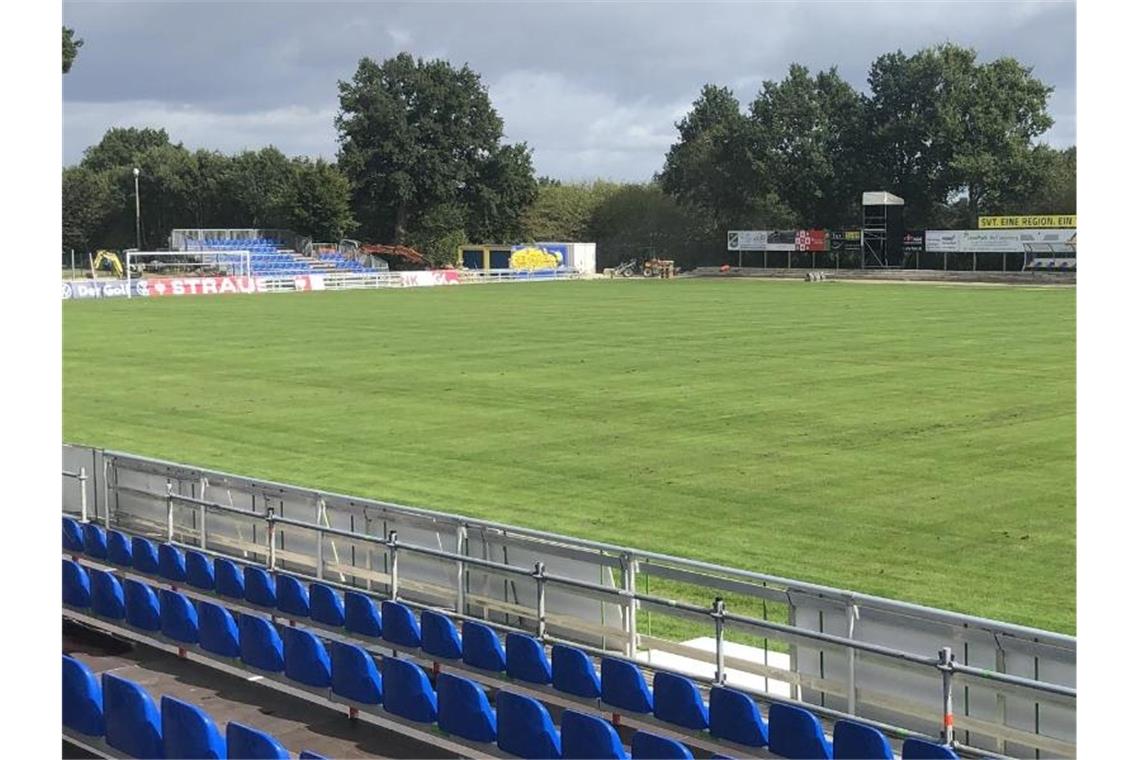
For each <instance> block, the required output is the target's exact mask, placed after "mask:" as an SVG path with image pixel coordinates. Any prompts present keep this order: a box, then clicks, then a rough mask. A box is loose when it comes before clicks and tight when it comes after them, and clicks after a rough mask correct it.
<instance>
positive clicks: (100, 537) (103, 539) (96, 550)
mask: <svg viewBox="0 0 1140 760" xmlns="http://www.w3.org/2000/svg"><path fill="white" fill-rule="evenodd" d="M83 553H84V554H86V555H87V556H88V557H94V558H95V559H107V532H106V531H104V530H103V529H102V528H100V527H99V526H98V525H96V524H95V523H84V524H83Z"/></svg>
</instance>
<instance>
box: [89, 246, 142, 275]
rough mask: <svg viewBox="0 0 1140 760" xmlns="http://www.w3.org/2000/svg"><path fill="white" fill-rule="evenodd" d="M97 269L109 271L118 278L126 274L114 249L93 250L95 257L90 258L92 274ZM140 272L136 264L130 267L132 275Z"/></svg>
mask: <svg viewBox="0 0 1140 760" xmlns="http://www.w3.org/2000/svg"><path fill="white" fill-rule="evenodd" d="M99 270H103V271H106V272H110V273H111V274H113V275H115V277H117V278H118V279H120V280H121V279H123V278H125V277H126V276H127V270H126V269H125V268H124V267H123V262H122V259H120V258H119V254H117V253H115V252H114V251H103V250H100V251H96V252H95V258H93V259H92V260H91V274H92V276H94V275H95V273H96V272H98V271H99ZM140 274H141V270H140V269H139V268H138V267H137V266H132V267H131V275H132V276H135V277H137V276H139V275H140Z"/></svg>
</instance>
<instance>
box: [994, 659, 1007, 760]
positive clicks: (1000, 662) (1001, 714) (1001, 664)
mask: <svg viewBox="0 0 1140 760" xmlns="http://www.w3.org/2000/svg"><path fill="white" fill-rule="evenodd" d="M995 638H996V637H995ZM994 670H995V671H996V672H998V673H1004V672H1005V650H1004V649H1003V648H1002V647H1001V645H1000V644H999V645H998V648H997V651H996V652H995V653H994ZM997 710H998V723H1000V724H1001V725H1002V726H1003V727H1004V726H1005V725H1006V718H1005V693H1004V692H1001V691H999V692H997ZM997 751H998V753H1000V754H1002V755H1004V754H1005V739H1004V738H999V739H998V740H997Z"/></svg>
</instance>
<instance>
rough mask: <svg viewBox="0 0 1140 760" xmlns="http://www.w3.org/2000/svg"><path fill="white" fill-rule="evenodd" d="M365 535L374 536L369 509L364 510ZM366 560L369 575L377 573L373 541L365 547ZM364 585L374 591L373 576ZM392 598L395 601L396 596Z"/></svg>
mask: <svg viewBox="0 0 1140 760" xmlns="http://www.w3.org/2000/svg"><path fill="white" fill-rule="evenodd" d="M364 535H366V536H371V535H372V518H370V517H369V516H368V510H367V509H365V510H364ZM364 560H365V562H364V565H365V567H367V568H368V572H369V573H372V572H375V570H376V546H375V544H373V543H372V542H371V541H369V542H368V543H366V544H365V545H364ZM364 585H365V588H367V589H368V590H369V591H372V576H371V575H369V576H368V580H367V581H366V582H365V584H364ZM392 598H393V599H394V598H395V596H393V597H392Z"/></svg>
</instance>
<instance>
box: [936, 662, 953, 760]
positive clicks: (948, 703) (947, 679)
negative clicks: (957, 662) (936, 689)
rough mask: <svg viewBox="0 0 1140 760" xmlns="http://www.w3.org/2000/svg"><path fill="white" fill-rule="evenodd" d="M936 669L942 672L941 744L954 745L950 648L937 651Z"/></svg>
mask: <svg viewBox="0 0 1140 760" xmlns="http://www.w3.org/2000/svg"><path fill="white" fill-rule="evenodd" d="M938 669H939V670H940V671H942V742H943V743H944V744H953V743H954V684H953V678H954V653H953V652H951V651H950V647H942V649H940V650H938Z"/></svg>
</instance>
